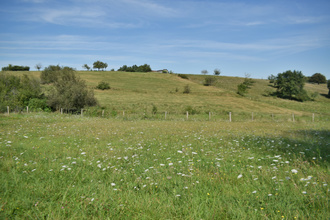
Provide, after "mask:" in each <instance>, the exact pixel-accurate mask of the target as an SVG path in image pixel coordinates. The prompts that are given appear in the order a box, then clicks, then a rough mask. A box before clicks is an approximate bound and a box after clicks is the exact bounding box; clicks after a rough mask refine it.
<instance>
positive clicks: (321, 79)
mask: <svg viewBox="0 0 330 220" xmlns="http://www.w3.org/2000/svg"><path fill="white" fill-rule="evenodd" d="M308 82H310V83H317V84H320V83H327V79H326V78H325V76H324V75H322V74H321V73H315V74H313V75H312V76H311V77H310V78H309V80H308Z"/></svg>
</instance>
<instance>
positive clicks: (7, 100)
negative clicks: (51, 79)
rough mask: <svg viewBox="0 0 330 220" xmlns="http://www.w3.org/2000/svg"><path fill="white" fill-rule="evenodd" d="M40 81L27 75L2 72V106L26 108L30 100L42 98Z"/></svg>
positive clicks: (0, 90)
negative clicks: (20, 75)
mask: <svg viewBox="0 0 330 220" xmlns="http://www.w3.org/2000/svg"><path fill="white" fill-rule="evenodd" d="M42 97H43V94H42V93H41V87H40V83H39V81H38V80H37V79H34V78H30V77H28V76H27V75H23V76H22V77H18V76H13V75H9V74H6V73H0V103H1V105H2V106H10V108H11V109H13V108H17V109H18V108H25V106H27V105H28V103H29V100H30V99H33V98H36V99H39V98H42Z"/></svg>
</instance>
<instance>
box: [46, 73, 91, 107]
mask: <svg viewBox="0 0 330 220" xmlns="http://www.w3.org/2000/svg"><path fill="white" fill-rule="evenodd" d="M57 74H58V76H57V79H56V81H55V82H54V86H53V87H52V89H51V90H50V92H49V96H48V105H49V106H50V107H52V109H54V110H58V109H60V108H64V109H67V110H80V109H81V108H83V107H85V106H95V105H97V100H96V99H95V97H94V93H93V91H92V90H88V88H87V86H86V84H85V81H83V80H81V79H80V78H79V77H78V76H76V74H75V71H74V70H73V69H72V68H64V69H62V70H60V71H58V73H57Z"/></svg>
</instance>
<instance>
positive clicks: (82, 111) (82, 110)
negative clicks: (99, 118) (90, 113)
mask: <svg viewBox="0 0 330 220" xmlns="http://www.w3.org/2000/svg"><path fill="white" fill-rule="evenodd" d="M83 113H84V109H83V108H82V109H81V117H82V116H84V115H83Z"/></svg>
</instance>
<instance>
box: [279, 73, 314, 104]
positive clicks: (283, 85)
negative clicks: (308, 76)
mask: <svg viewBox="0 0 330 220" xmlns="http://www.w3.org/2000/svg"><path fill="white" fill-rule="evenodd" d="M304 85H305V76H304V75H303V74H302V72H301V71H296V70H294V71H291V70H288V71H286V72H283V73H279V74H278V75H277V77H276V81H275V87H276V88H277V96H279V97H281V98H288V99H296V100H298V101H307V100H309V97H308V95H307V92H306V91H305V90H304Z"/></svg>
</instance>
